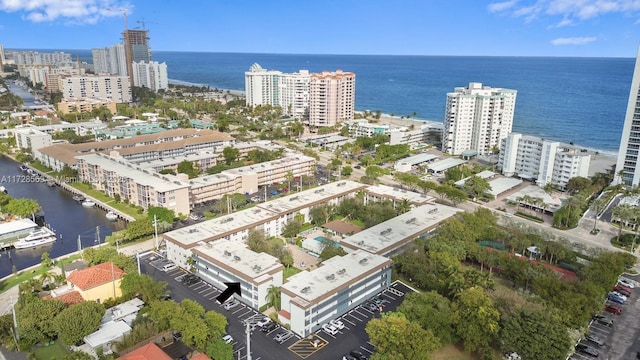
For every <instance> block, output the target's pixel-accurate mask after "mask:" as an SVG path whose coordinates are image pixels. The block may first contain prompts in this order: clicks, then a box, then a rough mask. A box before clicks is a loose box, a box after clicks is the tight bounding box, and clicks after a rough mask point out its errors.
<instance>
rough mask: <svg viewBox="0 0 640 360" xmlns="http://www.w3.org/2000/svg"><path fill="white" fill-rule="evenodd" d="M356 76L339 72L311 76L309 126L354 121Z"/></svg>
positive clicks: (324, 72) (333, 124) (332, 124)
mask: <svg viewBox="0 0 640 360" xmlns="http://www.w3.org/2000/svg"><path fill="white" fill-rule="evenodd" d="M355 89H356V75H355V74H354V73H352V72H344V71H342V70H337V71H334V72H329V71H323V72H321V73H314V74H311V79H310V81H309V121H308V124H309V126H312V127H325V126H335V125H336V124H338V123H339V122H341V121H349V120H353V113H354V110H355Z"/></svg>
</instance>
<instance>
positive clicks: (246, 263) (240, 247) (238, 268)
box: [193, 240, 284, 283]
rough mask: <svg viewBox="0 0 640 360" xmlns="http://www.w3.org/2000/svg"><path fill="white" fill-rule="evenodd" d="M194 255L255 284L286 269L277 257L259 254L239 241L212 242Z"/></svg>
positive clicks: (199, 248) (197, 248)
mask: <svg viewBox="0 0 640 360" xmlns="http://www.w3.org/2000/svg"><path fill="white" fill-rule="evenodd" d="M193 253H194V254H196V255H198V256H200V257H202V258H203V259H205V260H208V261H209V262H212V263H214V264H216V265H217V266H220V265H222V266H223V267H227V268H230V269H233V273H235V274H241V275H239V276H240V277H243V278H245V279H247V280H251V282H254V283H260V282H262V281H261V280H262V278H264V279H266V278H268V277H270V275H269V274H270V273H273V272H274V271H282V269H284V267H283V266H282V264H281V263H280V261H279V260H278V258H276V257H275V256H271V255H269V254H267V253H257V252H255V251H252V250H250V249H249V248H247V246H246V245H245V244H244V243H240V242H237V241H231V240H220V241H215V242H211V243H208V244H206V245H200V246H198V247H196V248H194V249H193Z"/></svg>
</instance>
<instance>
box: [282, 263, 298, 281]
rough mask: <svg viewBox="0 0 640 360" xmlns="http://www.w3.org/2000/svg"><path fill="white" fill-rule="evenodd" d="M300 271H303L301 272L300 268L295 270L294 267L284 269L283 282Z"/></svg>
mask: <svg viewBox="0 0 640 360" xmlns="http://www.w3.org/2000/svg"><path fill="white" fill-rule="evenodd" d="M300 271H302V270H300V269H298V268H295V267H293V266H290V267H288V268H284V271H283V272H282V280H287V279H288V278H289V277H290V276H293V275H295V274H297V273H299V272H300Z"/></svg>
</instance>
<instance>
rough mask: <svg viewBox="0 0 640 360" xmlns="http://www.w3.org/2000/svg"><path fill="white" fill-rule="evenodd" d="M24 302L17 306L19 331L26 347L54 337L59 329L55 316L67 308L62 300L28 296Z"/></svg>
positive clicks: (21, 340) (22, 297)
mask: <svg viewBox="0 0 640 360" xmlns="http://www.w3.org/2000/svg"><path fill="white" fill-rule="evenodd" d="M21 299H23V301H24V303H23V304H19V305H17V306H16V314H17V318H18V333H19V334H20V342H21V344H24V346H25V347H26V348H31V346H33V345H35V344H37V343H40V342H45V341H49V340H51V339H54V338H55V337H56V336H57V335H58V332H57V329H56V328H55V326H54V323H55V318H56V316H57V315H58V314H60V312H61V311H62V310H64V308H65V304H64V303H63V302H62V301H60V300H42V299H40V298H38V297H37V296H31V297H29V296H28V299H25V297H24V295H21Z"/></svg>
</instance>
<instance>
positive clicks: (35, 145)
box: [13, 128, 51, 158]
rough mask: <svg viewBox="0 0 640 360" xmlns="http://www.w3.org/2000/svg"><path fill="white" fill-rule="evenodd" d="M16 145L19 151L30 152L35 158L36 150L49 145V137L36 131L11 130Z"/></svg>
mask: <svg viewBox="0 0 640 360" xmlns="http://www.w3.org/2000/svg"><path fill="white" fill-rule="evenodd" d="M13 132H14V135H15V137H16V145H17V146H18V147H19V148H20V149H25V150H26V149H29V150H31V156H33V157H34V158H36V153H37V152H36V150H38V149H41V148H43V147H47V146H50V145H51V135H49V134H47V133H46V132H43V131H39V130H36V129H31V128H26V129H13Z"/></svg>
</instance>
